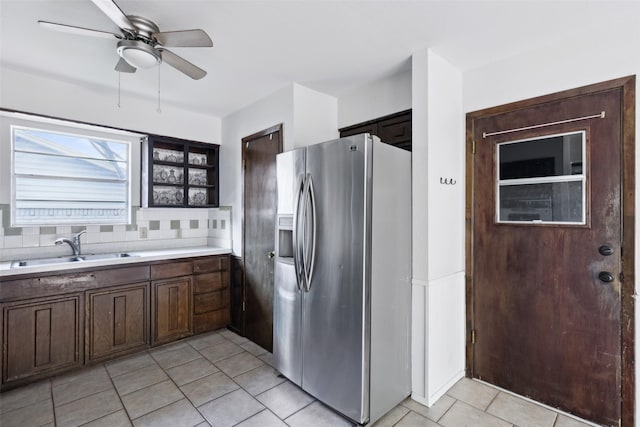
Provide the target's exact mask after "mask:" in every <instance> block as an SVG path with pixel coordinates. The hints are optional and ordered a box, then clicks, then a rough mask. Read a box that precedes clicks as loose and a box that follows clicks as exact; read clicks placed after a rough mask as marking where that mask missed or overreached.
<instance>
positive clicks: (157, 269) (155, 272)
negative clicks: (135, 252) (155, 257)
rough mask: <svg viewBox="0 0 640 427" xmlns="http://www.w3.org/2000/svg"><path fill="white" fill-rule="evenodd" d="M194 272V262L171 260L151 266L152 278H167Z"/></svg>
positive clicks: (188, 274)
mask: <svg viewBox="0 0 640 427" xmlns="http://www.w3.org/2000/svg"><path fill="white" fill-rule="evenodd" d="M192 272H193V262H191V261H181V262H169V263H165V264H154V265H152V266H151V279H152V280H155V279H167V278H170V277H180V276H190V275H191V273H192Z"/></svg>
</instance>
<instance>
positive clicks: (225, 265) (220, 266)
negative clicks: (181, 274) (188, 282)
mask: <svg viewBox="0 0 640 427" xmlns="http://www.w3.org/2000/svg"><path fill="white" fill-rule="evenodd" d="M228 269H229V257H228V256H226V255H224V256H215V257H210V258H205V259H197V260H195V261H193V272H194V273H207V272H210V271H222V270H228Z"/></svg>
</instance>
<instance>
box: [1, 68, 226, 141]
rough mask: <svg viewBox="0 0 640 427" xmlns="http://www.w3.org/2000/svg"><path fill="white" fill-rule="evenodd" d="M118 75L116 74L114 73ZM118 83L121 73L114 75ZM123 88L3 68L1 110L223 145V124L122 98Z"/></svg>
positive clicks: (214, 118)
mask: <svg viewBox="0 0 640 427" xmlns="http://www.w3.org/2000/svg"><path fill="white" fill-rule="evenodd" d="M114 74H115V73H114ZM114 81H115V75H114ZM120 105H121V107H120V108H118V91H117V86H114V87H113V88H108V89H105V88H95V87H89V86H86V85H83V84H82V83H81V82H71V81H61V80H54V79H51V78H47V77H44V76H42V75H41V74H36V73H27V72H24V71H19V70H15V69H13V68H8V67H2V68H0V107H2V108H6V109H13V110H19V111H25V112H29V113H34V114H42V115H48V116H52V117H59V118H64V119H69V120H77V121H82V122H88V123H93V124H98V125H105V126H113V127H117V128H121V129H128V130H134V131H139V132H148V133H156V134H159V135H165V136H173V137H177V138H184V139H192V140H196V141H201V142H210V143H216V144H219V143H220V128H221V120H220V118H217V117H211V116H208V115H204V114H198V113H196V112H193V111H186V110H184V109H180V108H176V107H172V106H171V105H168V104H166V103H161V110H162V112H161V113H158V112H157V111H156V110H157V108H158V106H157V103H156V102H152V101H149V100H144V99H140V98H134V97H131V96H128V95H126V94H122V97H121V102H120Z"/></svg>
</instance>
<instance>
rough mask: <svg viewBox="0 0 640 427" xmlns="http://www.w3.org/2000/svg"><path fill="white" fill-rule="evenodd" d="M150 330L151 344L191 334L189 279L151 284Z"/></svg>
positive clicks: (191, 303)
mask: <svg viewBox="0 0 640 427" xmlns="http://www.w3.org/2000/svg"><path fill="white" fill-rule="evenodd" d="M151 286H152V288H153V291H152V297H151V317H152V319H151V330H152V335H153V344H154V345H155V344H161V343H165V342H169V341H173V340H176V339H180V338H182V337H186V336H188V335H191V334H192V333H193V327H192V311H193V300H192V290H191V277H177V278H175V279H167V280H158V281H154V282H152V284H151Z"/></svg>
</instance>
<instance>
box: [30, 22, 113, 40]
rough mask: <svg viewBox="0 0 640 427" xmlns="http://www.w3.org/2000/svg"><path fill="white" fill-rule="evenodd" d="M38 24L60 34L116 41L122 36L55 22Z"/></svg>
mask: <svg viewBox="0 0 640 427" xmlns="http://www.w3.org/2000/svg"><path fill="white" fill-rule="evenodd" d="M38 24H40V26H41V27H44V28H46V29H48V30H54V31H60V32H62V33H71V34H77V35H80V36H91V37H102V38H105V39H113V38H114V37H115V38H117V39H121V38H123V37H122V35H118V34H115V33H109V32H107V31H100V30H92V29H90V28H82V27H75V26H73V25H66V24H56V23H55V22H48V21H38Z"/></svg>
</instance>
